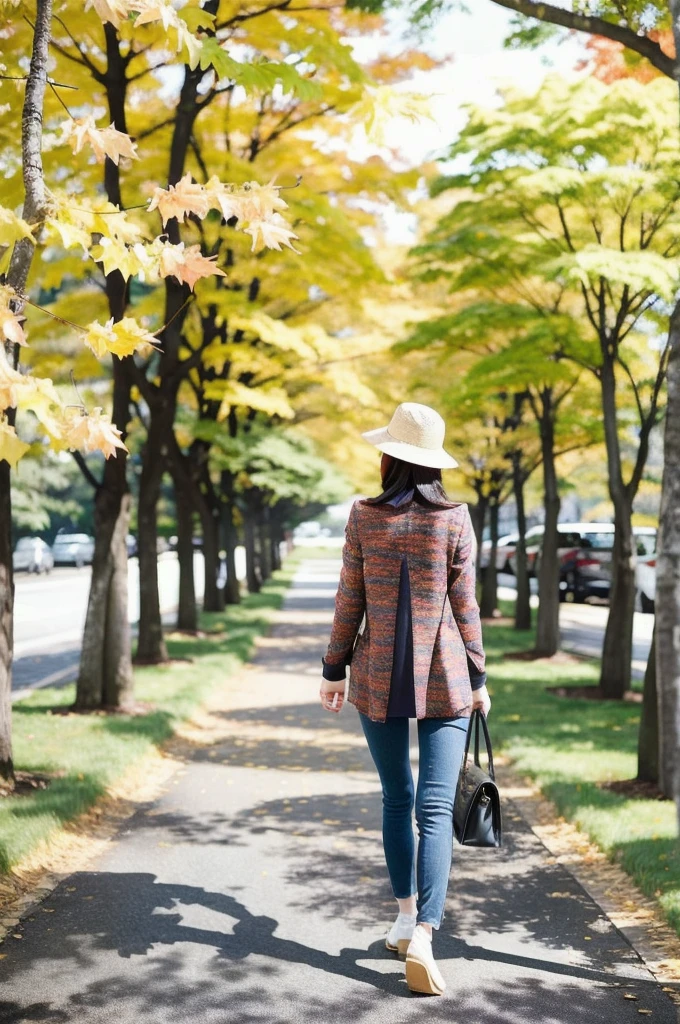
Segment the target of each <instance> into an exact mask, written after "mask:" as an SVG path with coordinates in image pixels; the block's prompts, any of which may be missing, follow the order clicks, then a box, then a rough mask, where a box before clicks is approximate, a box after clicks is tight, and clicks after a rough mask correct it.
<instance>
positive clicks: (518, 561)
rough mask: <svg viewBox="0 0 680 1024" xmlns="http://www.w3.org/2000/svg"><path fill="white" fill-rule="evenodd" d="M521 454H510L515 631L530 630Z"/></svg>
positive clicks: (529, 590) (525, 520)
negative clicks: (515, 537) (514, 512)
mask: <svg viewBox="0 0 680 1024" xmlns="http://www.w3.org/2000/svg"><path fill="white" fill-rule="evenodd" d="M521 463H522V454H521V452H517V451H516V452H513V454H512V488H513V494H514V497H515V505H516V508H517V532H518V533H519V539H518V541H517V548H516V549H515V565H516V567H517V569H516V573H515V580H516V582H515V586H516V587H517V600H516V602H515V629H521V630H525V629H531V587H530V585H529V571H528V567H527V548H526V541H525V536H526V532H527V517H526V511H525V508H524V484H525V477H524V473H523V472H522V465H521Z"/></svg>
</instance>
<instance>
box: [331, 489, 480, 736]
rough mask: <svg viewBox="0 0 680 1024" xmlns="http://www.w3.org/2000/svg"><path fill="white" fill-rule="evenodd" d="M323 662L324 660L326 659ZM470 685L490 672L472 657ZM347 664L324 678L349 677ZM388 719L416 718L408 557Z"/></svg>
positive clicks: (397, 500)
mask: <svg viewBox="0 0 680 1024" xmlns="http://www.w3.org/2000/svg"><path fill="white" fill-rule="evenodd" d="M412 498H413V489H411V490H408V491H401V492H400V493H399V494H397V495H395V496H394V498H392V499H391V500H390V501H389V502H387V504H388V505H395V506H398V505H403V504H404V503H405V502H407V501H411V500H412ZM322 660H323V659H322ZM468 670H469V672H470V685H471V686H472V689H473V690H478V689H480V687H482V686H484V684H485V683H486V673H485V672H483V673H481V674H480V673H479V672H478V671H477V669H476V667H475V665H474V664H473V663H472V662H471V661H470V659H469V658H468ZM345 671H346V670H345V665H326V663H325V662H324V666H323V677H324V679H328V680H330V681H332V682H338V681H339V680H341V679H344V678H345ZM387 717H388V718H396V717H399V718H416V693H415V680H414V676H413V620H412V618H411V581H410V579H409V573H408V560H407V558H406V555H404V556H403V557H402V560H401V571H400V573H399V597H398V599H397V615H396V620H395V624H394V654H393V660H392V676H391V678H390V696H389V700H388V703H387Z"/></svg>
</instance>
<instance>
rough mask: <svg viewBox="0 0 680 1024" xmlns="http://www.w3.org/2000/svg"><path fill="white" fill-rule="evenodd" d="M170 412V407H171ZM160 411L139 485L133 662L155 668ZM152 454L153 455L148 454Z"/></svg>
mask: <svg viewBox="0 0 680 1024" xmlns="http://www.w3.org/2000/svg"><path fill="white" fill-rule="evenodd" d="M173 409H174V406H173ZM168 416H169V413H168V412H167V409H166V410H165V415H163V414H162V413H161V412H160V411H157V412H156V415H154V416H152V417H151V422H150V423H149V431H148V434H147V439H146V444H145V446H144V447H145V452H144V456H143V461H142V473H141V476H140V481H139V505H138V513H137V521H138V534H137V548H138V557H139V639H138V641H137V653H136V654H135V662H136V663H137V664H140V665H157V664H160V663H161V662H163V661H167V660H168V652H167V648H166V646H165V641H164V639H163V625H162V622H161V606H160V599H159V594H158V520H157V506H158V497H159V494H160V487H161V481H162V479H163V469H164V460H163V458H162V457H161V453H162V452H163V450H164V438H165V436H166V434H167V432H168V430H169V429H171V426H172V421H171V420H170V423H168V422H167V418H168ZM152 453H153V454H152Z"/></svg>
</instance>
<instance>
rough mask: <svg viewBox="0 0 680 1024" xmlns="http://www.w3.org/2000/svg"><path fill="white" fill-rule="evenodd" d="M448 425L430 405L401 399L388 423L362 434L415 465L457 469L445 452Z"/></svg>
mask: <svg viewBox="0 0 680 1024" xmlns="http://www.w3.org/2000/svg"><path fill="white" fill-rule="evenodd" d="M445 433H446V425H445V423H444V420H443V419H442V418H441V416H440V415H439V413H438V412H436V411H435V410H434V409H431V408H430V407H429V405H420V404H419V403H418V402H402V403H401V405H399V406H397V408H396V409H395V411H394V415H393V416H392V419H391V420H390V422H389V426H387V427H380V428H379V429H378V430H367V431H366V432H365V433H363V434H362V435H361V436H362V437H363V438H364V439H365V440H366V441H368V442H369V444H372V445H373V446H374V447H375V448H377V449H378V450H379V451H381V452H386V453H387V455H392V456H393V457H394V458H395V459H402V461H403V462H411V463H413V464H414V465H416V466H431V467H432V468H433V469H454V468H455V467H456V466H457V465H458V463H457V462H456V460H455V459H454V458H453V456H452V455H449V453H448V452H445V451H444V434H445Z"/></svg>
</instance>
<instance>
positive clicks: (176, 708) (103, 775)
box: [0, 553, 299, 872]
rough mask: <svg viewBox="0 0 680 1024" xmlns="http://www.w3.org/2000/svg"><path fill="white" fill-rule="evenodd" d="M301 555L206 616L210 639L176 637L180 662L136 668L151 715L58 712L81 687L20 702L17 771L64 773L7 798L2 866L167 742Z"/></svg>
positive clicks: (276, 600)
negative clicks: (45, 784)
mask: <svg viewBox="0 0 680 1024" xmlns="http://www.w3.org/2000/svg"><path fill="white" fill-rule="evenodd" d="M298 562H299V555H298V554H297V553H295V555H293V556H292V557H291V558H289V559H288V560H287V562H286V567H285V568H284V569H283V570H281V571H280V572H277V573H275V575H274V577H273V578H272V579H271V580H270V581H269V582H268V583H267V584H266V585H265V586H264V587H263V589H262V591H261V593H260V594H257V595H249V596H248V597H246V598H245V599H244V601H243V603H242V604H240V605H238V606H236V607H231V608H228V609H227V610H226V611H225V612H224V613H220V614H209V615H203V616H202V619H201V628H202V629H203V630H204V631H205V632H207V633H209V634H210V635H209V636H206V637H203V638H201V637H189V636H181V635H178V634H175V635H170V636H169V637H168V651H169V654H170V657H171V658H173V659H191V660H190V661H176V662H175V663H174V664H172V665H169V666H166V667H156V668H138V669H136V671H135V695H136V698H137V700H139V701H142V702H148V703H149V704H151V705H152V706H153V710H152V711H151V712H150V713H149V714H146V715H141V716H128V715H109V716H100V715H66V716H64V715H53V714H50V709H51V708H54V707H59V706H62V707H66V706H68V705H69V704H72V703H73V697H74V687H73V686H65V687H63V688H59V689H45V690H38V691H36V692H35V693H34V694H32V695H31V696H30V697H27V698H26V699H24V700H22V701H19V702H18V703H17V704H15V705H14V714H13V720H14V758H15V763H16V766H17V768H18V769H21V770H24V771H29V772H46V773H50V774H52V773H57V777H56V778H53V779H52V781H51V783H50V785H49V786H48V788H47V789H44V790H36V791H34V792H33V793H31V794H30V795H29V796H20V797H8V798H5V799H2V800H0V872H7V871H8V870H9V869H10V868H11V866H12V865H13V864H16V863H17V862H18V861H19V860H21V858H22V857H24V856H25V855H26V854H27V853H29V852H30V851H31V850H32V849H33V848H34V847H35V846H36V845H37V844H38V843H39V842H40V841H41V840H43V839H45V838H46V837H48V836H49V834H50V833H51V832H53V831H54V830H55V829H56V828H58V827H59V826H60V825H61V824H63V823H64V822H67V821H69V820H71V819H72V818H74V817H76V815H78V814H80V813H81V812H82V811H85V810H87V808H88V807H90V806H92V804H93V803H94V802H95V800H96V799H97V798H98V797H99V796H101V795H102V794H103V793H104V791H105V790H106V788H107V786H109V785H110V784H111V783H112V782H114V781H115V780H116V779H117V778H119V777H120V776H121V775H123V773H124V772H125V771H126V770H127V769H128V768H129V767H130V766H131V765H132V764H133V763H134V762H135V761H137V760H139V759H140V758H142V757H143V756H144V755H145V754H147V753H148V752H149V751H150V750H151V749H152V747H154V746H159V745H160V744H161V743H163V741H164V740H166V739H168V738H169V737H170V736H171V735H172V733H173V731H174V729H175V727H176V725H177V724H178V723H179V722H181V721H182V720H183V719H186V718H187V717H188V716H189V715H190V714H191V712H192V711H193V710H194V709H195V708H196V707H197V706H198V705H199V704H200V703H201V701H203V700H204V699H205V698H206V697H207V695H208V693H209V692H210V690H211V689H213V688H214V687H215V686H217V685H219V684H220V683H222V682H223V681H224V679H225V678H226V677H227V676H229V675H230V674H232V673H233V672H234V671H236V669H238V667H239V666H240V665H242V664H243V662H244V661H246V660H247V659H248V657H249V656H250V654H251V651H252V648H253V642H254V640H255V638H256V637H257V636H258V635H259V634H262V633H263V632H264V631H265V630H266V628H267V624H268V622H269V619H270V617H271V614H272V612H273V611H274V610H275V609H276V608H278V607H279V606H280V604H281V602H282V600H283V596H284V593H285V591H286V588H287V587H288V584H289V582H290V580H291V578H292V575H293V573H294V571H295V568H296V566H297V564H298Z"/></svg>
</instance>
